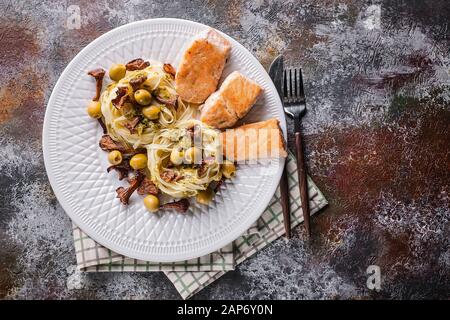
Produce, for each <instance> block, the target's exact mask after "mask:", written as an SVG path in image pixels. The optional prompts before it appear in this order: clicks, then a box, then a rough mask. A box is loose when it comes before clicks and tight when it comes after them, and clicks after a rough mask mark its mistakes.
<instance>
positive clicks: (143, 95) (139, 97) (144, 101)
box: [134, 89, 152, 106]
mask: <svg viewBox="0 0 450 320" xmlns="http://www.w3.org/2000/svg"><path fill="white" fill-rule="evenodd" d="M134 100H136V102H137V103H139V104H140V105H141V106H147V105H149V104H150V102H152V95H151V94H150V92H148V91H147V90H145V89H139V90H138V91H136V92H135V93H134Z"/></svg>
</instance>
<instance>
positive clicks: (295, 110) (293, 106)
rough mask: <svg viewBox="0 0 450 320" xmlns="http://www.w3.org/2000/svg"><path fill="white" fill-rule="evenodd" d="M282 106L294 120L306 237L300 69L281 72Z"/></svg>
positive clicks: (303, 99)
mask: <svg viewBox="0 0 450 320" xmlns="http://www.w3.org/2000/svg"><path fill="white" fill-rule="evenodd" d="M282 88H283V106H284V112H285V113H286V114H287V115H288V116H289V117H290V118H293V119H294V130H295V151H296V158H297V173H298V181H299V186H300V197H301V205H302V212H303V220H304V223H305V229H306V233H307V235H308V237H309V236H310V235H311V225H310V213H309V197H308V184H307V178H306V164H305V157H304V154H303V139H302V135H301V118H302V117H303V115H304V114H305V112H306V103H305V92H304V90H303V75H302V69H300V68H285V69H284V71H283V86H282Z"/></svg>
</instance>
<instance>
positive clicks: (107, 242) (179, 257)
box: [42, 18, 286, 262]
mask: <svg viewBox="0 0 450 320" xmlns="http://www.w3.org/2000/svg"><path fill="white" fill-rule="evenodd" d="M158 22H161V23H168V24H170V23H173V24H185V25H191V26H195V27H201V28H207V27H209V26H207V25H204V24H201V23H198V22H193V21H189V20H183V19H175V18H157V19H147V20H140V21H136V22H131V23H128V24H125V25H123V26H120V27H117V28H115V29H112V30H110V31H108V32H106V33H105V34H103V35H101V36H100V37H98V38H96V39H95V40H93V41H92V42H91V43H89V44H88V45H87V46H86V47H84V48H83V49H82V50H81V51H80V52H79V53H78V54H77V55H76V56H75V57H74V58H73V59H72V60H71V61H70V62H69V64H68V65H67V66H66V68H65V69H64V71H63V72H62V73H61V75H60V77H59V79H58V81H57V82H56V84H55V86H54V88H53V91H52V94H51V96H50V99H49V101H48V103H47V108H46V111H45V119H44V125H43V131H42V144H43V154H44V164H45V169H46V172H47V176H48V178H49V181H50V184H51V186H52V189H53V191H54V193H55V195H56V197H57V199H58V201H59V203H60V204H61V206H62V208H63V209H64V211H65V212H66V213H67V215H68V216H69V217H70V218H71V219H72V221H74V223H75V224H77V225H78V226H79V227H80V228H81V229H82V230H83V231H84V232H85V233H86V234H87V235H88V236H89V237H91V238H92V239H94V240H95V241H96V242H98V243H99V244H101V245H103V246H105V247H106V248H109V249H110V250H112V251H114V252H117V253H119V254H122V255H124V256H127V257H130V258H134V259H139V260H144V261H153V262H175V261H183V260H189V259H193V258H198V257H201V256H204V255H206V254H209V253H211V252H214V251H216V250H218V249H220V248H222V247H224V246H226V245H227V244H229V243H231V242H232V241H234V240H235V239H236V238H238V237H239V236H240V235H241V234H242V233H244V232H245V231H246V230H247V229H248V228H249V227H250V226H251V225H252V224H253V223H254V222H255V221H256V220H257V219H258V218H259V217H260V215H261V214H262V212H263V211H264V210H265V209H266V207H267V206H268V204H269V203H270V200H271V198H272V196H273V194H274V193H275V191H276V189H277V187H278V182H279V179H280V177H281V174H282V171H283V168H284V162H285V159H280V162H279V166H278V170H277V172H276V173H275V174H274V175H273V178H272V185H271V189H270V190H269V192H268V194H270V195H271V196H270V197H267V199H263V200H264V201H261V202H260V205H259V206H258V208H255V209H252V210H251V212H252V214H251V215H249V216H247V218H246V219H245V220H243V221H241V223H240V224H237V226H236V227H235V228H234V229H232V231H230V232H229V233H228V234H226V236H223V237H222V238H220V239H219V240H218V241H216V242H215V243H214V244H213V245H209V246H205V247H203V248H198V249H190V250H189V251H186V252H184V253H179V252H178V253H176V256H174V255H173V254H171V253H169V254H167V253H166V254H158V253H143V252H141V251H139V250H136V249H134V248H130V247H126V248H125V247H123V246H122V245H121V244H118V243H117V242H119V241H120V239H116V240H115V241H114V240H111V239H108V238H106V237H105V236H102V235H101V234H99V233H98V230H95V229H94V228H93V227H91V226H90V225H88V224H86V223H84V222H83V221H82V220H81V218H80V217H79V215H78V214H76V213H75V212H74V210H73V208H72V206H71V205H70V204H69V203H68V200H67V199H66V198H65V196H64V195H63V193H62V190H60V188H59V186H58V184H57V182H56V178H55V176H54V173H53V170H54V168H52V166H51V165H50V148H49V141H48V139H49V130H50V114H51V112H52V110H53V109H54V108H55V104H56V96H57V92H58V91H59V90H60V89H61V87H62V86H63V83H64V82H65V81H66V80H67V78H68V77H69V75H70V73H69V71H70V69H71V67H72V66H73V65H74V64H76V62H77V61H78V60H80V59H82V56H83V54H84V53H85V52H87V51H88V49H91V48H93V47H95V46H96V45H97V44H98V43H100V42H101V41H102V40H103V39H104V38H106V37H109V36H111V34H113V33H120V32H122V31H123V30H124V29H127V28H130V27H135V26H139V25H146V24H152V23H158ZM221 34H222V35H224V36H225V37H226V38H227V39H228V40H230V41H231V42H232V44H233V46H237V47H239V48H240V50H242V51H243V52H244V53H245V54H246V55H247V58H248V59H249V60H251V63H252V64H253V65H254V67H255V68H256V69H257V70H258V72H260V73H261V75H262V77H263V78H264V80H265V82H266V84H267V85H268V86H269V87H271V92H274V93H276V92H277V91H276V89H275V87H274V85H273V82H272V80H271V79H270V77H269V75H268V74H267V72H266V70H265V69H264V67H263V66H262V65H261V64H260V63H259V61H258V60H257V59H256V58H255V57H254V56H253V55H252V54H251V53H250V52H249V51H248V50H247V49H246V48H245V47H244V46H242V45H241V44H240V43H239V42H238V41H236V40H235V39H233V38H232V37H230V36H228V35H227V34H225V33H223V32H221ZM272 98H273V99H275V104H276V105H277V106H278V107H279V108H280V109H281V110H282V104H281V100H280V98H279V96H278V94H274V95H273V96H272ZM279 120H280V126H281V128H282V131H283V133H284V135H285V136H286V120H285V117H284V113H283V112H280V118H279ZM97 229H98V228H97ZM120 242H122V241H120Z"/></svg>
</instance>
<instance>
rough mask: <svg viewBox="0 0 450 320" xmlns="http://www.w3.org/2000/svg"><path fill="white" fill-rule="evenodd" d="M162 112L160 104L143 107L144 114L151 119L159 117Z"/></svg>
mask: <svg viewBox="0 0 450 320" xmlns="http://www.w3.org/2000/svg"><path fill="white" fill-rule="evenodd" d="M160 112H161V108H160V107H158V106H148V107H144V108H142V114H143V115H144V116H145V117H146V118H148V119H150V120H156V119H158V118H159V113H160Z"/></svg>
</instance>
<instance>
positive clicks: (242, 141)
mask: <svg viewBox="0 0 450 320" xmlns="http://www.w3.org/2000/svg"><path fill="white" fill-rule="evenodd" d="M220 139H221V143H222V148H223V155H224V156H225V157H226V158H227V159H229V160H231V161H244V160H257V159H268V158H280V157H283V158H284V157H286V156H287V152H286V145H285V142H284V138H283V133H282V131H281V128H280V125H279V121H278V119H275V118H272V119H269V120H265V121H261V122H256V123H251V124H247V125H243V126H240V127H237V128H235V129H228V130H226V131H224V132H221V134H220Z"/></svg>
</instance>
